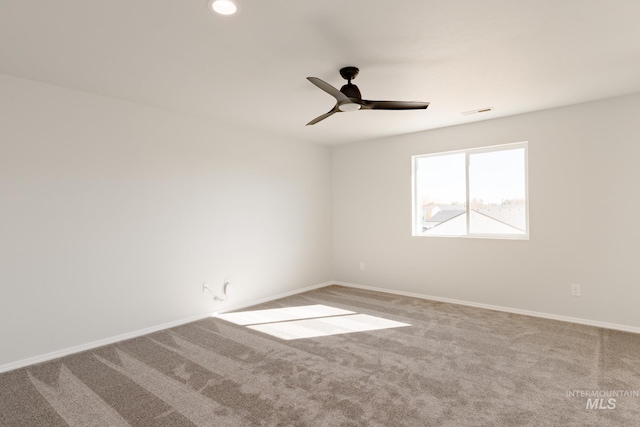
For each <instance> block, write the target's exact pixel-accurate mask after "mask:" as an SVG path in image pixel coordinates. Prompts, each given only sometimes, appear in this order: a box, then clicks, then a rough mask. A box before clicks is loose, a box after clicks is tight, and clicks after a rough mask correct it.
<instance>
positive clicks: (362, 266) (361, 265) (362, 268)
mask: <svg viewBox="0 0 640 427" xmlns="http://www.w3.org/2000/svg"><path fill="white" fill-rule="evenodd" d="M360 270H361V271H364V262H360Z"/></svg>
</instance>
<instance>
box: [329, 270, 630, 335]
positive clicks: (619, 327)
mask: <svg viewBox="0 0 640 427" xmlns="http://www.w3.org/2000/svg"><path fill="white" fill-rule="evenodd" d="M333 283H334V284H336V285H340V286H345V287H348V288H357V289H365V290H368V291H375V292H384V293H387V294H394V295H402V296H406V297H413V298H420V299H426V300H431V301H438V302H446V303H449V304H457V305H466V306H468V307H476V308H483V309H486V310H494V311H502V312H505V313H513V314H522V315H524V316H531V317H540V318H543V319H551V320H559V321H561V322H568V323H577V324H579V325H587V326H595V327H597V328H604V329H613V330H616V331H623V332H631V333H634V334H640V327H637V326H629V325H620V324H617V323H607V322H600V321H597V320H589V319H581V318H578V317H569V316H561V315H558V314H550V313H542V312H538V311H530V310H521V309H519V308H511V307H503V306H500V305H491V304H482V303H477V302H470V301H463V300H457V299H451V298H442V297H434V296H431V295H423V294H417V293H413V292H404V291H396V290H392V289H385V288H376V287H373V286H365V285H357V284H355V283H347V282H333Z"/></svg>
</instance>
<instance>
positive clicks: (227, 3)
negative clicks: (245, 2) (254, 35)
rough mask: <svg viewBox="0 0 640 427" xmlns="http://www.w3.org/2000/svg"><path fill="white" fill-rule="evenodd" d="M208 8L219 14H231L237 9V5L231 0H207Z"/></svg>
mask: <svg viewBox="0 0 640 427" xmlns="http://www.w3.org/2000/svg"><path fill="white" fill-rule="evenodd" d="M208 5H209V8H211V10H213V11H214V12H216V13H219V14H220V15H233V14H234V13H236V12H237V11H238V6H236V4H235V3H234V2H232V1H231V0H209V3H208Z"/></svg>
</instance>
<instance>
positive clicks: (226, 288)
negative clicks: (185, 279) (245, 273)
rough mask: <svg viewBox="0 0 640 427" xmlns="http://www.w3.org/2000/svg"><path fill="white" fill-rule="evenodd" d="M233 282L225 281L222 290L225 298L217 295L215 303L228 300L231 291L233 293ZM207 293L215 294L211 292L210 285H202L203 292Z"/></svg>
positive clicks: (214, 297) (214, 298)
mask: <svg viewBox="0 0 640 427" xmlns="http://www.w3.org/2000/svg"><path fill="white" fill-rule="evenodd" d="M231 288H232V286H231V281H230V280H229V279H224V287H223V288H222V293H223V296H221V297H219V296H217V295H214V296H213V300H214V301H224V300H226V299H227V297H228V296H229V291H231ZM205 291H209V292H211V293H213V291H212V290H211V288H209V283H203V284H202V292H205Z"/></svg>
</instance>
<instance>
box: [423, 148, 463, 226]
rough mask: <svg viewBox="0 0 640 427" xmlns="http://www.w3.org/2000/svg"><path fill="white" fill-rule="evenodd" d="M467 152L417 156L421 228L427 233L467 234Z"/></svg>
mask: <svg viewBox="0 0 640 427" xmlns="http://www.w3.org/2000/svg"><path fill="white" fill-rule="evenodd" d="M465 175H466V166H465V154H464V153H455V154H447V155H442V156H428V157H421V158H418V159H417V160H416V219H417V222H418V223H417V224H416V225H417V230H416V231H417V232H418V233H423V234H427V235H432V236H433V235H447V236H452V235H453V236H458V235H465V234H467V219H466V198H467V196H466V176H465Z"/></svg>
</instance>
